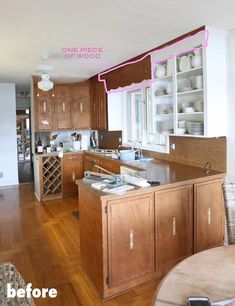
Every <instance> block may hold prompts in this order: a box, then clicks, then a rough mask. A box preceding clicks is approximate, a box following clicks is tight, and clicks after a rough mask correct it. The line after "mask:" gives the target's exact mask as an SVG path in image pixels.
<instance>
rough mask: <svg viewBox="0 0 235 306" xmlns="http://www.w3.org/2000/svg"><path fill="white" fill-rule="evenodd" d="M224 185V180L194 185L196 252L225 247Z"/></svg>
mask: <svg viewBox="0 0 235 306" xmlns="http://www.w3.org/2000/svg"><path fill="white" fill-rule="evenodd" d="M222 184H223V181H222V180H215V181H210V182H205V183H198V184H195V185H194V252H200V251H203V250H206V249H208V248H212V247H216V246H221V245H223V241H224V220H225V211H224V200H223V190H222Z"/></svg>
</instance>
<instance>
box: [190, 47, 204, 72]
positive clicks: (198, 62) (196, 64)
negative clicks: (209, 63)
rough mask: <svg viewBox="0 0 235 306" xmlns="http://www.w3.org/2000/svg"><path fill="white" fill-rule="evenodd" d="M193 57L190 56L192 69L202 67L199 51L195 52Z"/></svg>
mask: <svg viewBox="0 0 235 306" xmlns="http://www.w3.org/2000/svg"><path fill="white" fill-rule="evenodd" d="M193 53H194V56H193V55H192V54H191V61H192V66H193V68H196V67H200V66H201V65H202V52H201V49H199V50H195V51H194V52H193Z"/></svg>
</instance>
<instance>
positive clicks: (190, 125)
mask: <svg viewBox="0 0 235 306" xmlns="http://www.w3.org/2000/svg"><path fill="white" fill-rule="evenodd" d="M186 126H187V131H188V133H189V134H191V135H203V122H201V121H188V122H187V123H186Z"/></svg>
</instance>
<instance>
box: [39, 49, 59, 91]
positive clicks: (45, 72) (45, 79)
mask: <svg viewBox="0 0 235 306" xmlns="http://www.w3.org/2000/svg"><path fill="white" fill-rule="evenodd" d="M49 57H50V55H49V54H48V53H42V54H41V59H42V61H43V64H40V65H38V66H37V67H36V73H38V74H40V75H41V80H40V81H39V82H38V88H39V89H41V90H43V91H48V90H51V89H52V88H53V86H54V84H53V82H52V81H50V75H52V74H53V72H54V71H55V68H54V67H53V66H52V65H50V64H49V63H48V60H49Z"/></svg>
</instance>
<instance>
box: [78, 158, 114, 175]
mask: <svg viewBox="0 0 235 306" xmlns="http://www.w3.org/2000/svg"><path fill="white" fill-rule="evenodd" d="M92 162H95V163H96V165H98V166H100V167H103V168H104V169H106V170H108V171H110V172H112V173H116V174H119V173H120V163H119V162H118V161H115V160H108V159H105V158H102V157H101V156H100V157H98V156H95V157H93V156H91V155H85V158H84V164H85V166H84V169H85V171H86V170H88V171H93V172H100V173H105V174H108V173H106V172H105V171H102V170H100V169H98V168H96V167H94V166H92V165H91V163H92Z"/></svg>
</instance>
